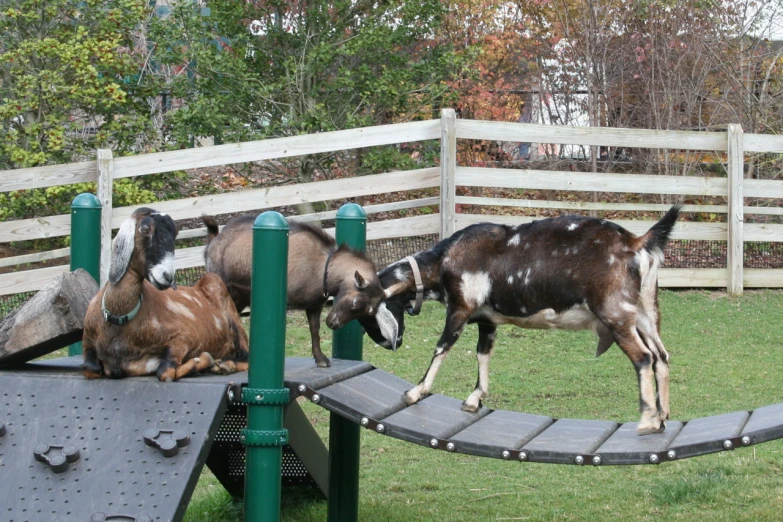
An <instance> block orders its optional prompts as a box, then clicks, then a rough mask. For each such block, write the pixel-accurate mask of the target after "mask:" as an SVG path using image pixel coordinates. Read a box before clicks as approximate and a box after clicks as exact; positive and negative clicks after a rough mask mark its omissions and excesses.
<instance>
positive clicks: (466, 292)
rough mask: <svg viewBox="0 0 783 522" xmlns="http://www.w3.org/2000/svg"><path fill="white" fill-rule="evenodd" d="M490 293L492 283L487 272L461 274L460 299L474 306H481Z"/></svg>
mask: <svg viewBox="0 0 783 522" xmlns="http://www.w3.org/2000/svg"><path fill="white" fill-rule="evenodd" d="M490 292H492V282H491V280H490V278H489V273H487V272H467V273H464V274H462V297H464V298H465V300H466V301H468V302H473V303H474V304H475V306H481V305H483V304H484V303H485V302H486V301H487V297H489V294H490Z"/></svg>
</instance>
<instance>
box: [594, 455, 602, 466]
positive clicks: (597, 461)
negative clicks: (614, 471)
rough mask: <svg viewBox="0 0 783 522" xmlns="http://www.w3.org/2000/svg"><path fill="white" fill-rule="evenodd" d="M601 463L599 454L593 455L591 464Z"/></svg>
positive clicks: (598, 464)
mask: <svg viewBox="0 0 783 522" xmlns="http://www.w3.org/2000/svg"><path fill="white" fill-rule="evenodd" d="M600 465H601V456H600V455H596V456H595V457H593V466H600Z"/></svg>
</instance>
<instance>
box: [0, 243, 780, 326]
mask: <svg viewBox="0 0 783 522" xmlns="http://www.w3.org/2000/svg"><path fill="white" fill-rule="evenodd" d="M437 241H438V236H437V234H429V235H424V236H414V237H406V238H398V239H384V240H379V241H368V242H367V253H368V255H369V256H370V258H372V260H373V261H374V262H375V265H376V267H378V269H379V270H380V269H381V268H383V267H385V266H387V265H389V264H391V263H393V262H394V261H397V260H399V259H402V258H404V257H405V256H408V255H411V254H414V253H416V252H419V251H422V250H426V249H428V248H430V247H431V246H433V245H434V244H435V243H437ZM664 258H665V261H664V266H665V267H666V268H726V242H725V241H682V240H680V241H670V242H669V244H668V245H667V246H666V251H665V252H664ZM744 265H745V268H783V243H772V242H746V243H745V263H744ZM203 274H204V267H193V268H184V269H180V270H177V284H180V285H183V286H193V285H194V284H195V283H196V281H198V280H199V278H201V276H202V275H203ZM33 295H35V292H26V293H23V294H14V295H6V296H0V320H2V319H4V318H5V317H7V316H8V314H10V313H11V312H13V311H14V310H16V309H18V308H19V307H20V306H22V305H23V304H24V303H25V302H27V300H28V299H30V298H31V297H32V296H33Z"/></svg>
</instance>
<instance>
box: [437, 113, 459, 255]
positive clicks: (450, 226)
mask: <svg viewBox="0 0 783 522" xmlns="http://www.w3.org/2000/svg"><path fill="white" fill-rule="evenodd" d="M456 176H457V113H456V112H454V109H443V110H441V111H440V238H441V239H444V238H447V237H449V236H451V235H452V234H453V233H454V232H456V223H455V221H456V216H455V214H456V213H457V206H456V204H455V198H456V197H457V190H456V189H457V187H456V181H457V180H456Z"/></svg>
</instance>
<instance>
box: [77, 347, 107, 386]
mask: <svg viewBox="0 0 783 522" xmlns="http://www.w3.org/2000/svg"><path fill="white" fill-rule="evenodd" d="M82 353H83V355H84V362H82V365H81V370H82V374H83V375H84V376H85V377H87V378H88V379H100V378H101V377H103V365H102V364H101V362H100V361H99V360H98V352H96V351H95V348H93V347H88V346H83V347H82Z"/></svg>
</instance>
